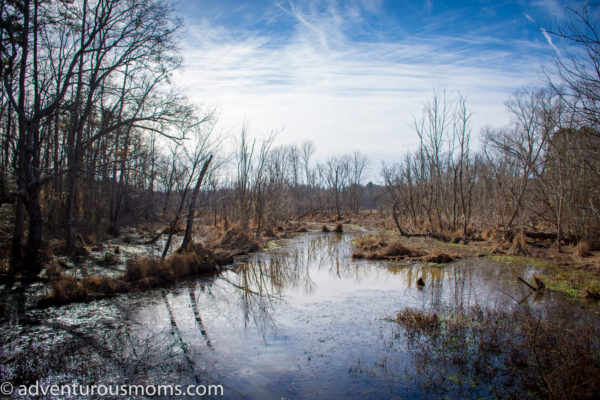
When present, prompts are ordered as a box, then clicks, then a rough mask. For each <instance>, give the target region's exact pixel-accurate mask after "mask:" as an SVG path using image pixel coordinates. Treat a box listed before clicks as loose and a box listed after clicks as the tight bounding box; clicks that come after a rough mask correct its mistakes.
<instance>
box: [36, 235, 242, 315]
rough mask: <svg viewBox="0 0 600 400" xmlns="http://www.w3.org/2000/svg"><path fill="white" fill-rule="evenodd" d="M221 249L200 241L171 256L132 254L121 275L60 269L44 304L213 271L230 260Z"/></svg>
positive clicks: (159, 284)
mask: <svg viewBox="0 0 600 400" xmlns="http://www.w3.org/2000/svg"><path fill="white" fill-rule="evenodd" d="M227 257H228V256H227V255H225V254H224V253H223V251H222V250H221V251H220V252H212V251H211V250H208V249H205V248H204V247H203V246H201V245H198V244H191V245H190V246H189V249H188V250H187V251H179V252H176V253H174V254H173V255H172V256H171V257H169V258H168V259H167V260H160V259H158V258H154V257H141V258H132V259H129V260H128V261H127V266H126V271H125V274H124V275H123V276H121V277H118V278H104V277H100V276H86V277H84V278H82V279H76V278H74V277H73V276H69V275H67V276H63V275H62V274H61V273H60V271H59V272H58V273H56V274H54V275H55V279H54V280H53V281H52V283H51V292H50V294H48V295H47V296H46V297H45V298H44V299H42V300H41V301H40V303H39V305H40V306H50V305H56V304H65V303H70V302H76V301H86V300H91V299H96V298H100V297H107V296H111V295H114V294H116V293H122V292H126V291H129V290H132V289H150V288H156V287H165V286H168V285H171V284H173V283H174V282H177V281H179V280H183V279H186V278H190V277H193V276H200V275H207V274H213V273H215V272H216V271H217V265H220V262H222V261H223V260H230V258H227Z"/></svg>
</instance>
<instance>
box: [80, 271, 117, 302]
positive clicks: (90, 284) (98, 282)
mask: <svg viewBox="0 0 600 400" xmlns="http://www.w3.org/2000/svg"><path fill="white" fill-rule="evenodd" d="M78 284H79V286H80V287H81V290H82V291H83V294H84V296H85V298H90V297H91V298H96V297H105V296H110V295H112V294H115V293H117V292H119V291H121V290H122V287H123V283H122V282H121V281H119V280H116V279H110V278H105V277H102V276H86V277H85V278H83V279H81V280H80V281H79V283H78Z"/></svg>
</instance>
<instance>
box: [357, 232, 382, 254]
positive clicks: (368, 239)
mask: <svg viewBox="0 0 600 400" xmlns="http://www.w3.org/2000/svg"><path fill="white" fill-rule="evenodd" d="M353 244H354V247H355V248H357V249H359V250H362V251H373V250H377V249H379V248H381V247H384V246H387V245H388V243H387V241H386V239H385V238H384V237H383V236H382V235H376V234H365V235H360V236H357V237H356V239H354V241H353Z"/></svg>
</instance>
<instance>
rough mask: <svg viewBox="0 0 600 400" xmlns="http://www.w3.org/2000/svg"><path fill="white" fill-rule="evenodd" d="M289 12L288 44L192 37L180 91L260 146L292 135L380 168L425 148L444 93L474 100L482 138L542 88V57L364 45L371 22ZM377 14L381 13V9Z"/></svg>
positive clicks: (435, 43)
mask: <svg viewBox="0 0 600 400" xmlns="http://www.w3.org/2000/svg"><path fill="white" fill-rule="evenodd" d="M363 5H364V3H363ZM280 7H281V8H282V9H283V10H285V11H286V13H287V15H288V17H289V18H291V19H292V20H293V21H295V22H294V32H293V34H292V36H291V39H289V40H288V41H286V42H284V43H283V44H273V40H272V38H271V37H267V36H260V35H256V34H254V33H248V35H246V37H244V38H243V39H239V36H237V37H236V35H233V34H231V32H228V31H227V30H224V29H223V28H222V27H218V26H212V25H211V24H209V23H207V22H206V21H204V22H202V23H200V24H197V25H195V26H193V27H191V28H190V29H189V31H190V36H191V37H190V40H188V41H187V44H186V45H185V48H184V60H185V61H184V62H185V69H184V71H182V73H180V74H179V75H178V77H177V81H178V82H180V84H181V85H182V86H183V87H185V88H186V90H187V92H188V94H189V96H190V97H191V98H192V99H194V100H196V101H198V102H208V103H211V104H216V105H218V106H219V108H220V110H221V119H220V123H221V124H222V126H225V127H226V128H225V129H226V130H228V129H231V130H233V131H234V132H235V131H236V130H239V128H240V127H241V125H242V123H243V121H244V119H246V120H247V121H248V124H249V128H250V131H251V133H253V134H254V135H258V136H260V135H265V134H267V133H269V132H270V131H272V130H278V129H280V128H282V127H283V128H284V129H283V131H282V132H281V133H280V134H279V136H278V142H280V143H285V142H300V141H302V140H304V139H311V140H313V141H314V142H315V144H316V145H317V149H318V154H321V155H322V156H325V155H326V154H330V153H342V152H350V151H353V150H355V149H359V150H361V151H363V152H364V153H371V154H374V155H375V154H376V155H377V158H378V160H374V163H373V165H374V166H378V165H379V160H381V159H385V160H387V161H389V160H391V159H393V158H394V157H395V156H396V155H397V156H400V155H401V154H402V153H403V152H404V151H405V149H407V148H410V147H411V146H413V145H414V144H416V135H415V134H414V132H413V130H412V126H411V125H412V120H413V117H414V116H418V115H419V114H420V112H421V109H422V103H423V102H424V101H426V100H427V99H429V97H430V96H431V94H432V90H433V89H434V88H445V89H447V90H449V91H457V92H458V91H460V92H461V93H463V94H465V95H467V96H468V98H469V104H470V107H471V109H472V112H473V127H474V133H475V134H477V133H478V131H479V129H480V128H481V127H483V126H484V125H487V124H491V125H500V124H503V123H505V122H507V120H508V116H507V114H506V112H505V110H504V106H503V102H504V101H505V100H506V99H507V97H508V96H509V94H510V92H511V91H513V90H514V89H516V88H517V87H519V86H521V85H524V84H531V83H532V82H533V81H535V80H536V79H537V71H538V70H539V63H538V62H537V60H536V59H534V58H533V57H527V56H522V57H521V58H520V59H519V60H518V61H516V59H515V57H513V56H511V54H510V53H509V52H508V51H507V50H502V49H496V50H487V51H486V52H483V53H479V52H474V51H472V50H469V49H470V47H469V46H482V45H483V44H486V43H496V42H497V39H493V38H485V37H468V36H464V37H461V38H446V37H429V38H414V37H413V38H406V40H403V41H402V42H376V43H370V42H357V41H351V40H349V39H348V38H347V35H346V34H344V32H345V31H346V30H347V29H349V26H348V24H352V23H355V22H356V21H359V20H360V18H361V16H360V14H356V13H355V11H351V12H350V14H349V15H346V10H345V9H344V8H343V7H341V6H337V5H335V4H334V5H333V6H332V7H330V8H329V9H328V10H326V12H324V13H319V12H317V11H316V10H315V9H314V8H310V7H304V8H302V9H300V8H299V7H298V6H297V5H295V4H294V3H286V4H284V5H280ZM370 7H372V8H373V10H376V9H377V4H376V2H372V3H370ZM346 17H348V18H346ZM519 45H520V46H523V45H525V46H526V45H528V44H527V43H520V44H519ZM375 169H378V167H375Z"/></svg>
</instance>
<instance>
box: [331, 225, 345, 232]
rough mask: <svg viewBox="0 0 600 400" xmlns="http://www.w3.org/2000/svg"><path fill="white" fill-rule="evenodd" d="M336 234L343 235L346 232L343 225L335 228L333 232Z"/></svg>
mask: <svg viewBox="0 0 600 400" xmlns="http://www.w3.org/2000/svg"><path fill="white" fill-rule="evenodd" d="M333 231H334V232H335V233H343V232H344V228H343V225H342V224H337V225H336V226H335V229H334V230H333Z"/></svg>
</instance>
